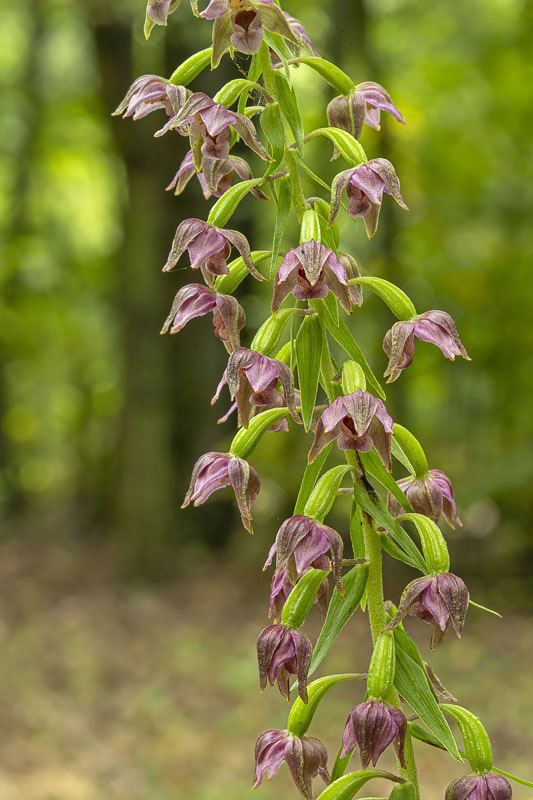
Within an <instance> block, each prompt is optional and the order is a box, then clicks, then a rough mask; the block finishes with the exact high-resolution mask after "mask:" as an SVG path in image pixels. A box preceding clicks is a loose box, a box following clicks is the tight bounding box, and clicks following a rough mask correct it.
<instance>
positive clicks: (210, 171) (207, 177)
mask: <svg viewBox="0 0 533 800" xmlns="http://www.w3.org/2000/svg"><path fill="white" fill-rule="evenodd" d="M235 174H236V175H237V176H238V177H239V178H240V179H241V180H242V181H247V180H249V179H250V178H251V177H252V170H251V169H250V166H249V164H248V163H247V162H246V161H245V160H244V158H238V157H237V156H229V157H228V158H204V159H203V161H202V169H201V171H200V172H197V171H196V169H195V167H194V163H193V157H192V152H191V151H190V150H189V152H188V153H187V155H186V156H185V158H184V159H183V161H182V162H181V164H180V168H179V170H178V171H177V172H176V175H175V176H174V178H173V180H172V182H171V183H170V184H169V185H168V186H167V192H169V191H171V190H172V189H173V190H174V194H175V195H180V194H181V193H182V192H183V190H184V189H185V187H186V186H187V184H188V183H189V181H190V179H191V178H192V176H193V175H196V177H197V178H198V181H199V182H200V186H201V187H202V192H203V195H204V197H205V199H206V200H209V199H210V198H211V197H221V196H222V195H223V194H224V192H225V191H226V190H227V189H229V188H230V186H232V185H233V178H234V175H235ZM250 194H253V195H254V196H255V197H257V198H259V199H260V200H267V199H268V198H267V196H266V194H265V193H264V192H262V191H261V190H260V189H258V188H257V187H254V188H252V189H251V190H250Z"/></svg>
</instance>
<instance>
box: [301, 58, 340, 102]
mask: <svg viewBox="0 0 533 800" xmlns="http://www.w3.org/2000/svg"><path fill="white" fill-rule="evenodd" d="M290 63H291V64H306V65H307V66H308V67H311V68H312V69H314V70H315V72H317V73H318V74H319V75H320V76H321V77H322V78H324V80H325V81H327V82H328V83H329V85H330V86H333V88H334V89H335V90H336V91H337V92H340V94H350V92H351V91H352V90H353V89H355V84H354V82H353V81H352V79H351V78H350V77H348V75H347V74H346V73H345V72H343V71H342V69H339V67H337V66H335V64H332V63H331V61H326V59H325V58H319V57H318V56H306V57H304V58H293V59H291V62H290Z"/></svg>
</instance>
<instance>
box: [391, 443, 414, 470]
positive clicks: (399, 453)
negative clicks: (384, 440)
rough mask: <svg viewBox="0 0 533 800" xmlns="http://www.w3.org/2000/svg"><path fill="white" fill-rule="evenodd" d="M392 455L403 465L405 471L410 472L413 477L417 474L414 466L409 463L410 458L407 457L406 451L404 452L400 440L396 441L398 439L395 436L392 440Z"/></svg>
mask: <svg viewBox="0 0 533 800" xmlns="http://www.w3.org/2000/svg"><path fill="white" fill-rule="evenodd" d="M391 453H392V455H393V456H394V458H395V459H396V460H397V461H399V462H400V464H403V466H404V467H405V469H406V470H407V471H408V472H410V473H411V475H414V474H415V468H414V466H413V465H412V464H411V462H410V461H409V459H408V457H407V455H406V453H405V450H403V448H402V447H401V445H400V444H399V442H398V440H397V439H396V437H395V436H394V435H393V437H392V439H391Z"/></svg>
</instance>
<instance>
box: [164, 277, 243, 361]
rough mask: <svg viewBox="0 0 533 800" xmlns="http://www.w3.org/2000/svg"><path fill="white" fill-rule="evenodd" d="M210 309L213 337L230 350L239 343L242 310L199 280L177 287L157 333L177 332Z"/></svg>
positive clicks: (232, 301)
mask: <svg viewBox="0 0 533 800" xmlns="http://www.w3.org/2000/svg"><path fill="white" fill-rule="evenodd" d="M210 311H212V312H213V328H214V331H215V336H216V337H217V338H218V339H220V341H221V342H223V343H224V346H225V348H226V350H227V351H228V353H232V352H233V351H234V350H235V349H236V348H238V347H239V345H240V332H241V330H242V328H243V327H244V324H245V322H246V315H245V313H244V309H243V308H242V307H241V306H240V304H239V302H238V301H237V300H236V299H235V298H234V297H232V296H231V295H226V294H218V293H217V292H215V291H214V289H210V288H209V287H207V286H204V285H203V284H201V283H191V284H189V285H187V286H183V287H182V288H181V289H180V290H179V292H178V293H177V295H176V297H175V298H174V302H173V303H172V308H171V309H170V313H169V315H168V317H167V319H166V320H165V324H164V325H163V328H162V330H161V333H167V332H168V331H170V333H178V332H179V331H181V330H182V328H184V327H185V325H187V323H188V322H190V321H191V319H194V318H195V317H203V316H204V315H205V314H209V312H210Z"/></svg>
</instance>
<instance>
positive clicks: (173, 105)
mask: <svg viewBox="0 0 533 800" xmlns="http://www.w3.org/2000/svg"><path fill="white" fill-rule="evenodd" d="M189 94H190V92H189V90H188V89H186V88H185V87H184V86H174V85H173V84H171V83H169V81H167V79H166V78H161V77H160V76H159V75H141V76H140V78H137V79H136V80H135V81H134V82H133V83H132V84H131V86H130V88H129V89H128V91H127V93H126V97H125V98H124V99H123V100H122V102H121V103H120V105H119V106H118V108H117V109H116V110H115V111H113V116H123V117H124V119H126V117H133V119H134V120H138V119H142V118H143V117H146V115H147V114H150V113H151V112H152V111H156V110H157V109H159V108H163V109H164V110H165V112H166V114H167V116H169V117H172V116H174V115H175V114H177V113H178V111H179V110H180V108H181V107H182V106H183V105H184V103H185V101H186V100H187V97H188V96H189Z"/></svg>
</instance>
